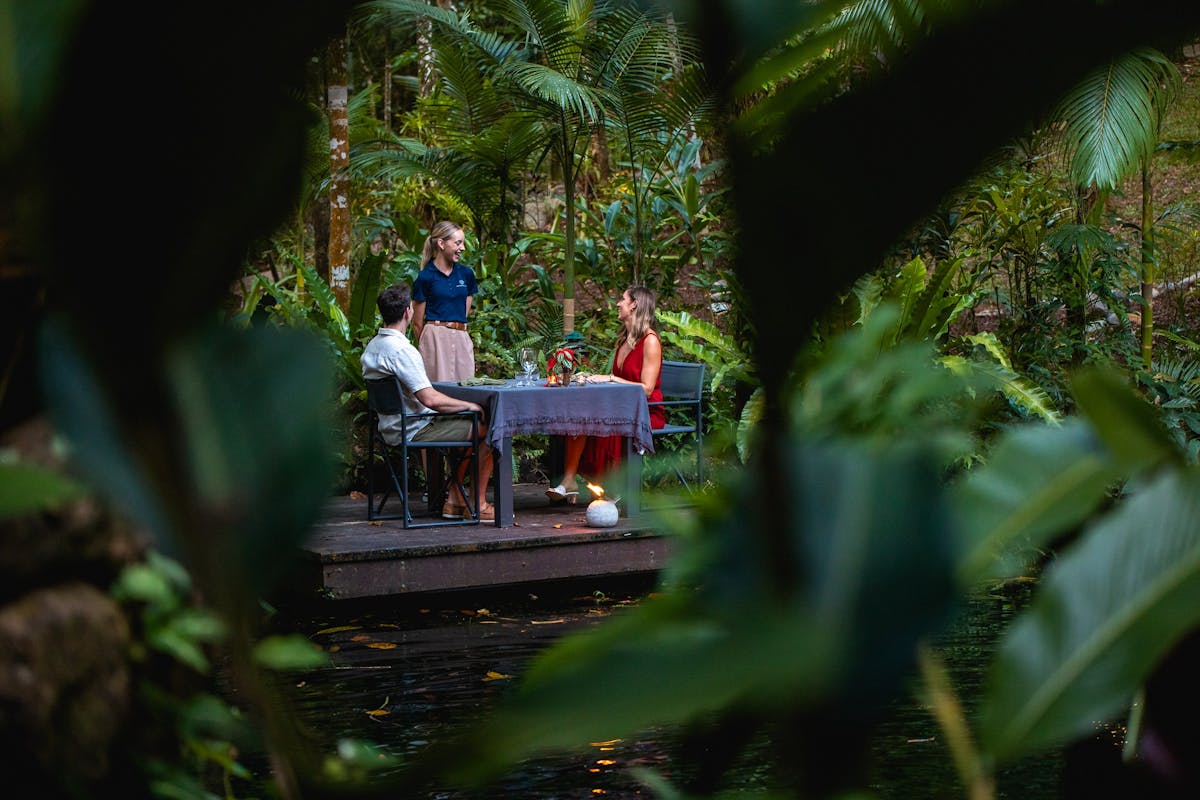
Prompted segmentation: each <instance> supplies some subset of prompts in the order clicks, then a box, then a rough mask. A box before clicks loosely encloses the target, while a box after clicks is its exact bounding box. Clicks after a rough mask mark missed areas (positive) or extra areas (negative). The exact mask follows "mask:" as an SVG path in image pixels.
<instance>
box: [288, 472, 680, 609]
mask: <svg viewBox="0 0 1200 800" xmlns="http://www.w3.org/2000/svg"><path fill="white" fill-rule="evenodd" d="M544 491H545V487H544V486H541V485H535V484H522V485H518V486H516V487H515V490H514V501H513V505H514V516H515V520H516V524H515V525H513V526H512V527H508V528H497V527H496V526H494V525H491V524H488V523H481V524H480V525H478V526H475V525H467V526H450V527H432V528H418V529H409V530H405V529H404V528H402V527H401V525H400V522H399V521H398V520H397V521H383V522H368V521H367V509H366V503H367V501H366V500H365V499H354V498H351V497H339V498H334V499H333V500H331V502H330V504H329V506H328V509H327V512H326V517H325V519H324V521H322V522H321V523H320V524H319V525H317V526H316V527H315V528H314V530H313V534H312V536H311V537H310V538H309V540H308V542H307V543H306V544H305V545H304V547H303V548H302V552H301V558H300V564H299V574H298V576H297V577H298V579H299V580H300V581H301V582H302V583H303V584H304V586H303V590H304V593H306V594H308V595H309V596H310V597H312V596H321V597H325V598H330V599H349V598H365V597H381V596H388V595H406V594H413V593H419V592H442V591H452V590H458V589H470V588H493V587H500V586H507V585H513V584H524V583H531V582H538V581H552V580H561V579H573V578H587V577H611V576H620V575H631V574H635V573H651V572H657V571H658V570H659V569H660V568H661V567H662V566H663V564H664V563H665V560H666V559H667V558H668V557H669V555H670V550H671V547H670V546H671V541H670V539H669V538H668V537H664V536H662V535H660V534H658V533H656V532H654V531H653V530H650V529H649V528H648V525H649V524H651V523H652V521H653V517H652V516H649V515H642V516H640V517H636V518H632V519H631V518H626V517H622V518H621V519H620V520H619V522H618V523H617V525H616V527H613V528H591V527H588V526H587V524H586V516H585V514H586V503H585V501H583V500H580V502H579V504H578V505H570V504H556V505H551V504H550V503H549V501H548V500H547V499H546V496H545V495H544V494H543V492H544ZM393 502H394V501H393ZM388 510H391V509H390V506H389V507H388V508H386V509H385V511H388Z"/></svg>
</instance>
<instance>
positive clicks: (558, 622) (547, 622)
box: [529, 618, 566, 625]
mask: <svg viewBox="0 0 1200 800" xmlns="http://www.w3.org/2000/svg"><path fill="white" fill-rule="evenodd" d="M564 622H566V620H565V619H561V618H560V619H531V620H530V621H529V624H530V625H561V624H563V623H564Z"/></svg>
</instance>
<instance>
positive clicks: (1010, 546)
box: [951, 419, 1118, 585]
mask: <svg viewBox="0 0 1200 800" xmlns="http://www.w3.org/2000/svg"><path fill="white" fill-rule="evenodd" d="M1117 477H1118V475H1117V473H1116V467H1115V465H1114V463H1113V462H1112V459H1111V457H1110V456H1109V455H1108V453H1107V452H1106V450H1105V448H1104V446H1103V444H1102V443H1101V442H1100V440H1099V439H1098V438H1097V437H1096V435H1095V434H1094V433H1093V432H1092V431H1091V429H1090V428H1088V427H1087V426H1086V425H1085V424H1084V423H1083V422H1082V421H1080V420H1078V419H1072V420H1069V421H1067V422H1066V423H1065V424H1063V425H1062V426H1059V427H1047V426H1044V425H1040V424H1030V425H1025V426H1022V427H1019V428H1016V429H1015V430H1012V431H1010V432H1009V433H1007V434H1006V435H1005V436H1004V437H1003V438H1002V439H1001V440H1000V441H999V442H998V443H997V444H996V445H995V446H994V447H993V448H992V451H991V453H990V454H989V456H988V460H987V464H985V465H983V466H980V467H976V468H975V469H974V470H972V471H971V472H970V473H969V474H968V475H967V476H966V478H965V479H963V480H962V481H961V482H960V483H958V484H957V485H956V486H955V487H954V489H953V491H952V493H951V498H952V502H953V505H954V507H955V510H956V512H957V514H958V519H959V526H960V531H961V532H962V537H963V538H962V540H961V542H960V545H961V548H962V556H961V558H960V560H959V565H958V573H959V580H960V581H961V582H962V584H963V585H971V584H973V583H975V582H976V581H979V580H982V579H985V578H988V577H998V576H1004V575H1013V574H1016V573H1018V572H1019V571H1020V570H1022V569H1023V568H1024V561H1022V560H1020V559H1019V558H1018V557H1019V556H1020V553H1021V552H1024V553H1029V552H1031V551H1032V550H1034V549H1036V548H1038V547H1040V546H1042V545H1043V544H1044V543H1045V542H1046V541H1047V540H1049V539H1050V538H1052V537H1054V536H1057V535H1060V534H1062V533H1064V532H1065V531H1068V530H1070V529H1072V528H1074V527H1075V526H1077V525H1079V524H1081V523H1082V522H1083V521H1084V520H1085V519H1087V517H1088V516H1089V515H1090V514H1092V513H1093V512H1094V511H1095V510H1096V509H1097V508H1098V507H1099V505H1100V503H1101V502H1102V501H1103V499H1104V496H1105V493H1106V492H1107V490H1108V489H1109V488H1110V487H1111V486H1112V485H1113V483H1114V482H1115V481H1116V479H1117Z"/></svg>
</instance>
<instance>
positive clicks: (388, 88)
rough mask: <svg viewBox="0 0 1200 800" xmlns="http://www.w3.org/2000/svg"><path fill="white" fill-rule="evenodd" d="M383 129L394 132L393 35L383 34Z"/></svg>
mask: <svg viewBox="0 0 1200 800" xmlns="http://www.w3.org/2000/svg"><path fill="white" fill-rule="evenodd" d="M381 90H382V92H383V129H384V130H385V131H387V132H388V133H391V132H392V34H391V31H389V30H384V34H383V84H382V88H381Z"/></svg>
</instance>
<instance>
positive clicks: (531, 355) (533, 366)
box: [517, 347, 537, 386]
mask: <svg viewBox="0 0 1200 800" xmlns="http://www.w3.org/2000/svg"><path fill="white" fill-rule="evenodd" d="M517 357H518V358H519V359H520V361H521V369H523V370H525V378H524V380H523V381H522V382H521V385H522V386H532V385H533V382H534V376H535V375H537V351H536V350H534V349H533V348H532V347H522V348H521V352H520V354H519V355H518V356H517Z"/></svg>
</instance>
